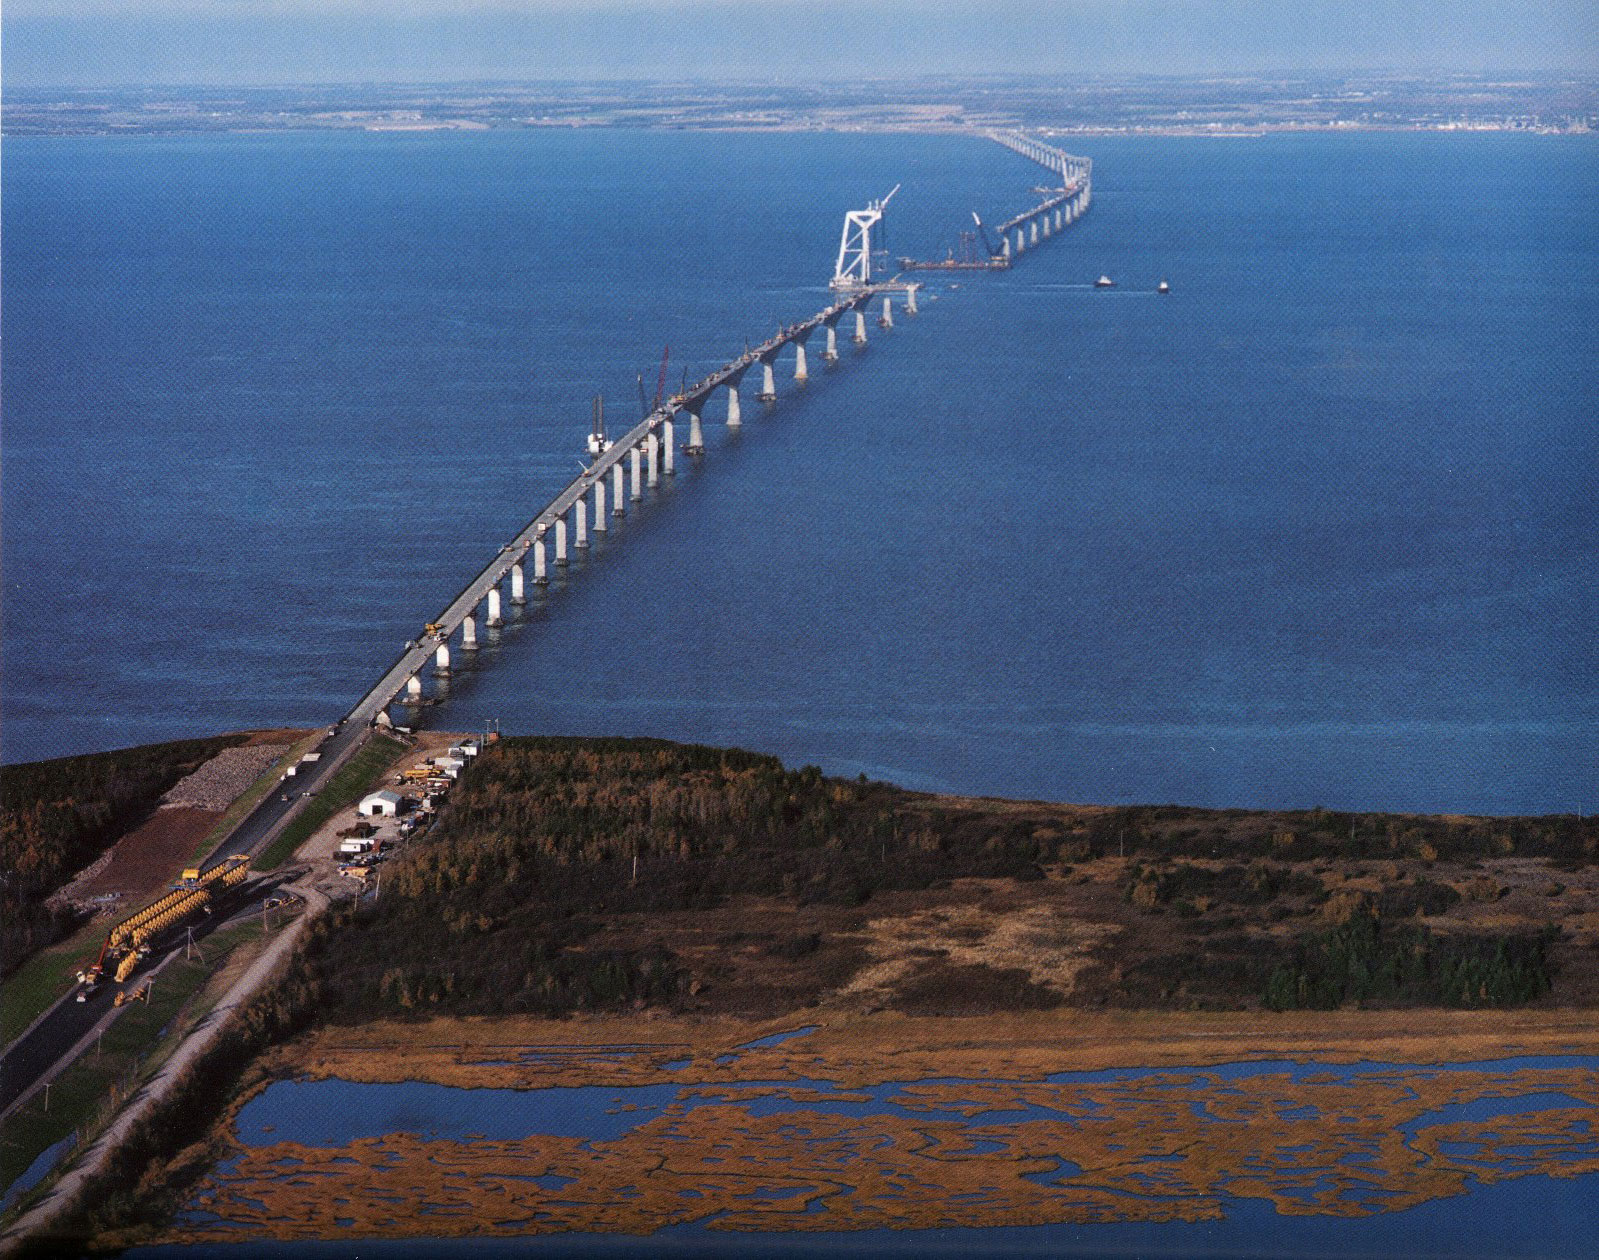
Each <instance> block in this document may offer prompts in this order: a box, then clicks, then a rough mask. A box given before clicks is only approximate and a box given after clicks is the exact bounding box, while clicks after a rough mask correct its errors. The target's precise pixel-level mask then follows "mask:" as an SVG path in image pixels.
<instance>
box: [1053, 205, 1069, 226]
mask: <svg viewBox="0 0 1599 1260" xmlns="http://www.w3.org/2000/svg"><path fill="white" fill-rule="evenodd" d="M1065 226H1066V225H1065V224H1064V223H1063V222H1061V217H1060V207H1059V206H1056V207H1055V230H1056V231H1057V232H1058V231H1060V230H1061V228H1063V227H1065Z"/></svg>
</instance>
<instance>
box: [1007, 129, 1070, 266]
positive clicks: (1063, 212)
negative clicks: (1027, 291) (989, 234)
mask: <svg viewBox="0 0 1599 1260" xmlns="http://www.w3.org/2000/svg"><path fill="white" fill-rule="evenodd" d="M985 134H986V135H987V136H988V138H989V139H990V140H992V141H994V142H995V143H996V144H1002V145H1004V146H1005V147H1006V148H1007V149H1010V150H1012V151H1013V152H1016V153H1019V154H1021V155H1022V156H1023V157H1024V158H1027V159H1029V160H1030V161H1033V162H1037V163H1038V164H1039V165H1040V166H1042V167H1043V168H1044V169H1045V170H1047V171H1049V172H1051V173H1052V174H1054V175H1058V176H1059V177H1060V181H1061V186H1060V188H1059V189H1054V188H1050V189H1041V190H1040V191H1041V192H1043V193H1044V199H1043V200H1042V201H1040V202H1039V203H1038V204H1037V205H1036V206H1033V207H1032V208H1031V209H1029V210H1024V211H1022V213H1020V214H1018V215H1014V216H1013V217H1011V218H1009V219H1006V220H1005V222H1003V223H1001V224H1000V225H999V226H998V227H996V228H995V229H994V231H995V232H996V234H997V235H998V236H999V240H1000V246H999V249H1000V254H1001V255H1002V256H1003V257H1005V258H1014V257H1016V256H1017V255H1020V254H1021V253H1023V252H1024V251H1026V250H1029V249H1031V248H1032V247H1033V246H1035V245H1037V244H1038V243H1039V242H1040V241H1046V240H1048V239H1049V238H1050V237H1051V236H1053V235H1055V233H1056V232H1060V231H1063V230H1064V229H1066V228H1068V227H1070V226H1071V225H1072V224H1073V223H1075V222H1076V221H1077V220H1078V219H1080V218H1082V217H1083V215H1084V214H1085V213H1086V212H1087V210H1088V206H1089V203H1090V201H1092V200H1093V195H1094V194H1093V184H1094V163H1093V161H1092V160H1091V159H1089V158H1085V157H1077V156H1075V155H1073V154H1070V153H1067V152H1066V151H1065V150H1063V149H1057V148H1055V147H1054V146H1053V145H1049V144H1045V143H1044V142H1043V141H1042V140H1035V139H1033V137H1031V136H1028V135H1023V134H1022V133H1021V132H1019V131H989V132H987V133H985Z"/></svg>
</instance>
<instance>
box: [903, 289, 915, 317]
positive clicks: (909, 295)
mask: <svg viewBox="0 0 1599 1260" xmlns="http://www.w3.org/2000/svg"><path fill="white" fill-rule="evenodd" d="M905 313H906V314H907V315H914V314H916V286H915V285H914V284H913V285H911V286H910V287H909V288H908V289H906V290H905Z"/></svg>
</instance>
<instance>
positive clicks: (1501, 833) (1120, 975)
mask: <svg viewBox="0 0 1599 1260" xmlns="http://www.w3.org/2000/svg"><path fill="white" fill-rule="evenodd" d="M1596 841H1599V828H1595V827H1594V825H1593V824H1592V823H1591V822H1590V821H1587V820H1579V819H1559V818H1551V819H1490V820H1471V819H1439V818H1420V817H1412V816H1406V817H1399V816H1385V815H1359V816H1353V815H1348V814H1338V813H1333V812H1329V811H1324V810H1308V811H1299V812H1294V813H1275V814H1262V813H1258V812H1248V811H1199V810H1187V809H1181V808H1177V807H1155V808H1148V807H1146V808H1138V809H1131V808H1130V809H1103V808H1092V807H1071V806H1053V805H1042V804H1032V803H1014V802H1004V801H986V802H985V801H972V800H964V799H957V798H940V797H934V796H928V795H924V794H918V793H911V792H905V791H902V790H900V789H898V788H895V787H892V786H889V785H886V784H882V783H875V782H868V781H866V780H864V779H859V780H843V779H834V778H828V777H826V776H824V775H823V774H822V773H821V772H820V771H819V770H817V769H816V768H815V767H806V768H803V769H798V770H789V769H785V768H784V767H783V766H782V765H781V763H779V762H778V761H777V760H776V759H775V758H771V757H766V756H761V755H757V754H753V753H747V752H741V751H738V750H724V749H714V748H704V747H694V746H686V745H678V744H670V743H666V742H662V741H654V740H623V739H564V738H511V739H505V740H502V741H500V742H499V743H498V744H497V745H496V746H494V747H493V748H491V749H489V750H487V751H486V752H485V754H484V755H483V756H482V757H480V758H478V759H477V764H475V765H474V766H473V767H472V769H471V771H470V773H468V774H467V775H466V776H465V777H464V778H463V780H462V782H461V784H460V786H459V787H458V788H457V790H456V791H455V793H454V794H453V797H452V799H451V801H450V803H449V805H448V806H447V807H446V810H445V812H444V814H443V815H442V817H441V819H440V822H439V824H438V825H437V826H436V827H435V828H434V830H433V831H432V833H431V834H429V835H428V836H427V837H425V838H424V839H421V840H419V841H415V842H413V843H412V844H411V845H410V846H409V847H408V848H407V849H406V850H405V851H404V853H403V854H402V855H401V856H400V857H399V859H398V860H397V861H394V862H392V863H390V864H389V865H388V866H387V867H386V868H385V873H384V878H383V881H382V895H381V897H380V898H379V899H378V900H377V902H376V904H372V903H371V902H369V901H368V902H363V903H362V905H361V906H360V908H358V909H348V910H345V911H344V912H342V913H341V914H340V915H339V916H336V917H334V918H331V919H329V920H328V921H327V922H326V923H324V924H323V925H322V926H321V927H320V928H319V929H318V931H317V933H316V934H315V942H316V947H315V948H314V949H313V950H312V951H311V954H310V959H311V961H310V963H309V964H308V965H309V966H310V967H311V969H312V971H313V972H314V974H311V975H308V976H306V977H305V978H304V981H305V983H308V984H314V985H315V986H316V987H317V989H318V991H319V992H321V993H322V994H323V996H324V1003H325V1014H326V1015H327V1017H328V1018H331V1019H333V1020H336V1021H359V1020H364V1019H368V1018H373V1017H379V1016H383V1015H406V1014H415V1015H422V1014H431V1013H444V1012H453V1013H461V1014H466V1013H473V1014H495V1013H503V1012H535V1013H542V1014H560V1013H565V1012H570V1011H575V1010H585V1009H616V1008H625V1007H642V1006H664V1007H672V1008H676V1009H680V1010H682V1009H705V1008H704V1003H705V1002H706V1001H707V1000H709V998H708V997H707V995H706V993H704V992H702V990H703V989H705V987H706V986H707V985H709V984H713V983H719V984H721V987H722V988H723V989H724V990H728V991H731V990H732V989H736V988H737V987H738V983H739V982H738V981H737V978H736V977H735V976H733V971H732V968H733V963H732V962H729V961H727V960H729V959H732V958H733V957H734V956H735V955H739V954H741V953H742V954H743V955H747V956H749V957H750V958H751V959H752V960H753V961H751V962H749V963H748V964H747V965H744V964H741V965H744V971H745V974H746V975H748V974H751V973H754V972H766V973H771V974H772V975H776V974H778V973H783V974H793V975H795V976H798V975H799V973H800V972H801V971H802V970H803V968H804V967H805V966H811V965H812V964H814V966H813V971H814V972H815V974H814V975H812V976H810V977H808V978H803V979H800V980H796V981H795V983H794V985H792V986H791V987H790V990H788V991H787V992H788V993H789V995H791V996H792V995H794V994H798V995H799V997H800V998H801V999H803V1000H810V1001H815V1000H819V999H820V997H821V996H822V995H823V991H824V990H825V989H826V988H827V986H829V985H831V986H834V987H836V986H837V985H838V984H839V983H840V982H842V981H843V980H846V979H847V977H848V975H849V974H850V973H851V971H852V970H853V969H854V968H856V967H858V966H859V965H861V964H862V963H863V962H864V955H862V954H861V953H860V950H859V948H856V947H846V946H845V945H844V944H842V943H841V942H842V941H843V940H844V939H845V938H851V939H853V938H856V937H859V936H860V935H861V933H862V932H863V931H864V930H865V927H864V925H866V924H868V923H869V921H870V919H871V917H872V916H873V915H875V914H879V913H884V914H886V913H889V909H886V908H884V907H888V908H894V907H900V908H903V907H906V906H909V907H911V909H912V911H913V912H914V911H915V908H916V906H919V905H924V904H925V905H929V906H931V905H934V904H935V903H937V904H947V903H950V902H951V900H952V893H951V890H952V888H953V887H954V886H955V885H956V884H957V883H958V882H959V881H963V880H976V881H988V883H986V884H984V885H983V887H984V888H985V889H999V890H1003V889H1005V888H1010V889H1012V890H1014V892H1013V893H1012V894H1004V893H1002V892H999V893H992V894H985V895H987V896H988V900H989V901H994V900H995V898H996V897H997V898H998V899H999V901H1001V902H1005V903H1006V904H1005V905H1003V906H1000V908H999V911H997V912H996V913H1003V912H1009V911H1013V910H1015V909H1016V907H1017V906H1020V905H1022V903H1023V902H1024V901H1026V899H1027V898H1029V897H1034V896H1037V897H1054V898H1055V899H1056V904H1057V905H1058V906H1059V907H1060V908H1061V912H1062V913H1065V912H1066V910H1067V909H1068V908H1069V909H1070V910H1071V912H1072V913H1074V914H1077V913H1084V912H1086V913H1089V914H1092V915H1094V916H1096V917H1099V916H1103V917H1104V918H1105V919H1106V920H1107V921H1108V922H1114V924H1115V925H1116V927H1117V930H1118V931H1120V932H1121V933H1122V936H1121V941H1122V945H1123V952H1124V953H1125V954H1126V958H1125V961H1124V963H1123V964H1121V965H1118V966H1116V967H1114V968H1112V967H1109V966H1105V967H1102V968H1100V969H1099V970H1098V971H1096V972H1093V973H1091V975H1090V976H1088V977H1087V978H1085V979H1084V980H1083V981H1082V984H1081V986H1080V990H1079V993H1080V1000H1095V1001H1099V1002H1110V1003H1113V1004H1123V1005H1156V1006H1160V1005H1177V1004H1180V1003H1183V1002H1188V1003H1193V1002H1200V1003H1202V1004H1213V1005H1220V1006H1239V1005H1244V1006H1249V1005H1253V1006H1257V1007H1258V1006H1261V1005H1265V1006H1268V1007H1273V1008H1279V1009H1280V1008H1284V1007H1290V1006H1326V1005H1338V1004H1339V1003H1341V1002H1346V1001H1373V1002H1384V1003H1397V1004H1430V1005H1461V1004H1466V1005H1484V1004H1508V1003H1516V1002H1523V1001H1528V1000H1534V999H1537V998H1538V997H1540V996H1541V995H1543V994H1546V993H1547V992H1549V989H1550V980H1549V976H1550V971H1551V967H1552V965H1553V963H1552V958H1553V955H1552V954H1551V951H1550V949H1549V941H1550V938H1549V937H1548V935H1547V932H1546V930H1545V928H1544V926H1543V924H1542V922H1538V921H1528V922H1526V923H1517V924H1514V925H1512V926H1511V927H1509V928H1508V929H1504V928H1502V929H1500V930H1498V931H1497V932H1492V933H1486V934H1485V933H1478V932H1474V931H1468V933H1467V934H1466V935H1464V936H1462V935H1460V934H1459V933H1458V932H1455V931H1454V930H1453V929H1451V932H1450V933H1449V934H1448V935H1447V937H1439V938H1436V939H1435V938H1434V935H1433V934H1432V933H1431V932H1430V930H1429V929H1428V928H1427V927H1426V926H1425V925H1424V924H1422V923H1421V922H1420V920H1419V918H1418V916H1425V915H1429V914H1441V913H1444V912H1447V911H1449V910H1451V908H1455V907H1457V906H1458V903H1461V901H1462V897H1461V894H1460V893H1459V892H1458V891H1456V889H1455V887H1454V886H1453V885H1452V884H1451V883H1450V882H1448V881H1447V880H1445V879H1443V878H1441V877H1440V878H1432V877H1424V876H1423V875H1421V874H1417V873H1412V874H1411V876H1410V877H1409V878H1400V877H1399V872H1398V868H1397V866H1395V870H1394V872H1393V873H1392V877H1391V878H1385V879H1384V880H1383V881H1382V882H1381V887H1380V888H1378V889H1376V890H1375V891H1373V892H1370V893H1362V894H1359V895H1358V896H1354V895H1353V894H1348V893H1336V892H1335V891H1333V890H1334V889H1335V888H1336V887H1337V883H1336V878H1337V877H1336V876H1335V875H1334V874H1333V873H1332V872H1334V870H1335V869H1355V868H1357V867H1359V866H1360V864H1361V863H1362V862H1365V861H1366V860H1367V859H1376V858H1380V859H1382V861H1383V862H1385V863H1387V864H1389V865H1395V859H1396V858H1397V859H1403V862H1404V863H1408V866H1407V870H1408V869H1410V868H1414V869H1415V870H1416V871H1420V870H1432V871H1434V873H1435V874H1437V872H1440V871H1443V870H1445V869H1446V867H1447V869H1449V870H1451V871H1453V870H1455V867H1454V866H1449V865H1448V864H1449V863H1455V864H1457V865H1458V866H1459V869H1460V870H1462V871H1465V870H1468V869H1474V868H1475V864H1477V863H1479V862H1480V861H1481V860H1483V859H1490V858H1493V857H1495V856H1503V855H1504V854H1507V853H1514V854H1517V855H1519V856H1524V857H1525V856H1535V857H1537V858H1538V859H1539V860H1540V861H1541V862H1546V863H1549V864H1551V865H1555V866H1560V867H1563V868H1566V869H1584V868H1587V867H1590V866H1592V864H1593V861H1594V854H1595V849H1596ZM1446 855H1447V856H1446ZM1111 858H1116V859H1118V861H1119V862H1120V864H1119V865H1117V864H1112V865H1113V866H1114V869H1115V870H1118V871H1123V872H1124V874H1123V875H1121V876H1117V877H1116V878H1118V879H1121V880H1123V881H1125V882H1124V883H1120V884H1117V885H1115V886H1114V887H1109V886H1107V887H1104V888H1101V887H1100V884H1099V883H1098V882H1096V881H1098V880H1100V878H1101V876H1100V875H1099V874H1097V873H1095V874H1090V872H1098V871H1099V869H1100V866H1104V864H1105V863H1106V862H1107V861H1108V860H1109V859H1111ZM1184 858H1186V859H1190V860H1186V861H1185V860H1181V859H1184ZM1096 863H1097V864H1099V865H1098V866H1096ZM1127 873H1130V878H1129V876H1128V874H1127ZM1451 878H1454V876H1451ZM1046 880H1047V881H1048V884H1047V887H1043V885H1044V883H1045V881H1046ZM1456 882H1459V881H1458V880H1457V881H1456ZM918 897H921V898H923V900H921V901H918V900H917V898H918ZM1007 898H1008V901H1007ZM953 900H954V901H955V902H957V903H958V902H959V900H960V898H959V897H958V896H957V897H954V898H953ZM1346 902H1347V903H1348V906H1352V907H1354V911H1348V910H1347V907H1346V909H1345V910H1340V907H1343V906H1345V903H1346ZM1329 903H1330V905H1329ZM1507 904H1508V903H1507ZM741 906H744V907H756V910H754V911H752V912H751V913H750V914H747V915H745V916H744V917H742V918H741V917H739V916H738V913H737V910H738V907H741ZM762 906H764V907H766V908H767V909H766V910H760V909H759V907H762ZM1007 907H1008V909H1007ZM1466 908H1469V906H1468V907H1466ZM1355 911H1358V913H1355ZM894 912H895V913H899V912H900V910H895V911H894ZM1334 912H1336V913H1334ZM1163 916H1164V917H1163ZM1173 918H1175V920H1176V922H1173V921H1172V920H1173ZM779 921H781V923H782V925H783V926H782V929H781V930H778V928H777V926H776V925H777V924H778V923H779ZM1279 923H1285V924H1287V925H1288V926H1290V927H1293V926H1294V925H1299V926H1298V927H1297V930H1295V931H1294V933H1293V934H1292V935H1291V936H1289V937H1288V938H1286V939H1287V940H1288V941H1289V942H1290V944H1289V946H1288V948H1287V949H1286V951H1285V949H1284V947H1283V945H1282V943H1281V942H1282V941H1283V940H1284V939H1285V938H1283V936H1282V933H1281V930H1280V929H1279V930H1278V931H1277V935H1276V936H1274V937H1271V938H1270V940H1271V941H1272V942H1273V943H1272V945H1271V947H1270V948H1269V949H1267V948H1263V942H1266V941H1267V940H1268V937H1267V936H1266V933H1268V932H1271V931H1272V930H1273V928H1274V925H1277V924H1279ZM767 929H770V930H767ZM840 929H845V930H842V931H841V930H840ZM696 933H698V935H696ZM706 950H709V951H710V952H711V953H712V954H713V955H722V956H725V957H722V958H719V959H718V958H712V959H711V960H709V961H707V960H706V958H705V957H704V955H705V952H706ZM852 950H853V952H851V951H852ZM911 952H913V953H915V952H916V951H914V950H913V951H911ZM939 952H940V951H939V950H936V949H925V950H922V951H921V953H923V954H925V955H927V956H928V959H927V960H924V961H922V962H919V963H918V964H917V967H918V970H917V971H916V972H915V975H914V976H913V977H912V980H911V981H909V982H907V984H906V986H905V990H904V993H905V994H906V995H909V994H911V993H913V992H914V993H919V994H923V995H925V994H927V993H938V994H940V995H943V996H944V997H947V998H948V1000H949V1001H951V1002H957V996H958V995H957V996H951V994H952V993H953V989H954V988H959V986H960V983H966V984H967V987H968V988H971V987H977V988H981V989H982V990H983V991H984V993H986V994H987V995H988V996H989V998H990V1000H994V1001H997V1000H998V999H997V998H995V997H994V996H993V995H995V994H1000V993H1010V994H1012V995H1013V997H1014V1002H1013V1003H1011V1004H1013V1005H1020V1006H1027V1005H1040V1004H1044V1005H1048V1004H1051V1003H1053V1002H1057V1001H1059V1000H1060V997H1059V995H1058V994H1055V993H1050V992H1048V991H1046V990H1045V989H1043V988H1041V987H1040V986H1039V985H1037V984H1032V983H1031V982H1029V981H1027V980H1026V978H1025V976H1022V975H1020V974H1011V973H1007V972H1006V971H1005V970H1004V969H1003V968H998V969H996V967H997V966H998V965H997V964H996V967H989V968H986V969H985V968H984V967H981V966H977V967H973V966H961V967H953V968H952V967H949V966H945V965H943V964H941V963H938V962H937V961H936V960H935V959H933V957H932V956H933V955H935V954H938V953H939ZM691 954H692V955H695V957H694V958H693V959H691V958H690V957H689V955H691ZM1012 972H1014V968H1012ZM807 985H809V987H808V988H807V987H806V986H807ZM768 987H770V986H768ZM745 989H746V990H749V985H747V984H746V986H745ZM774 991H775V990H774ZM806 994H809V997H808V998H806V997H805V995H806ZM1090 995H1094V996H1092V997H1091V996H1090ZM906 1001H907V1003H908V1002H909V998H908V997H906ZM908 1008H909V1007H908ZM918 1009H920V1008H918ZM950 1009H966V1008H965V1007H962V1006H960V1005H959V1004H958V1002H957V1004H956V1005H955V1006H953V1007H951V1008H950Z"/></svg>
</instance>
